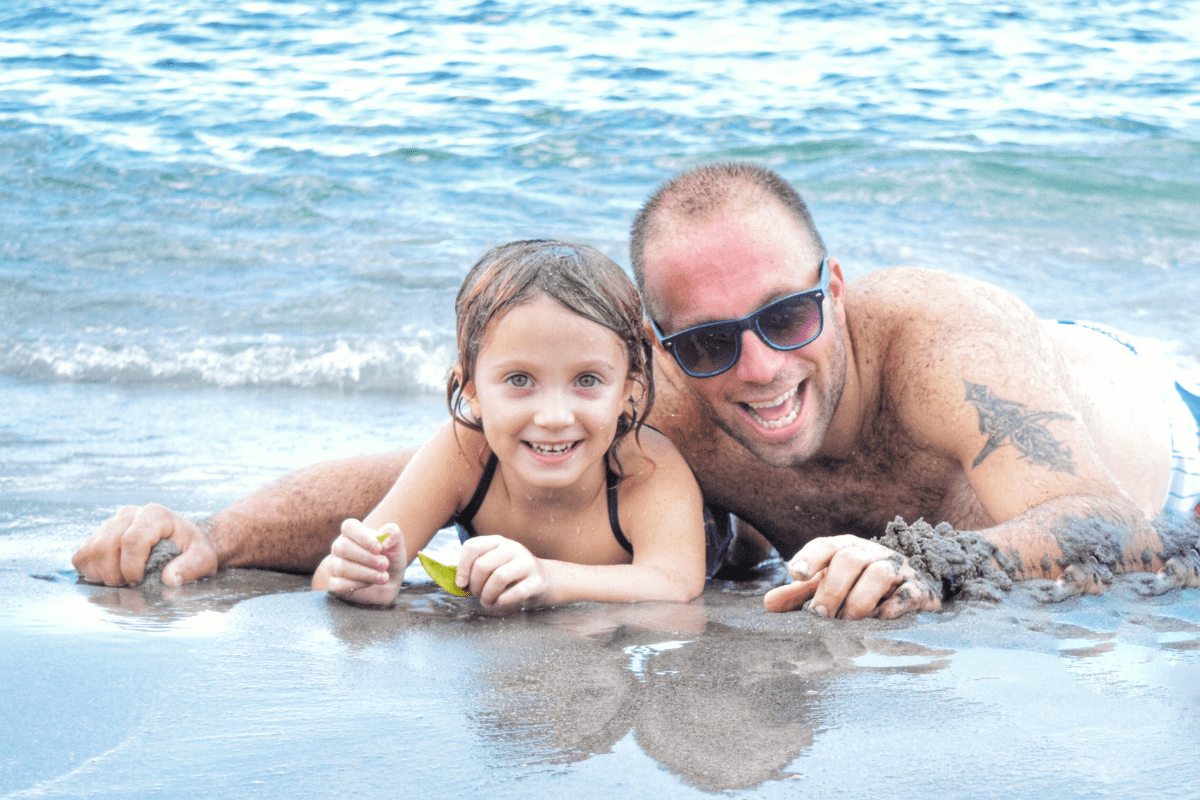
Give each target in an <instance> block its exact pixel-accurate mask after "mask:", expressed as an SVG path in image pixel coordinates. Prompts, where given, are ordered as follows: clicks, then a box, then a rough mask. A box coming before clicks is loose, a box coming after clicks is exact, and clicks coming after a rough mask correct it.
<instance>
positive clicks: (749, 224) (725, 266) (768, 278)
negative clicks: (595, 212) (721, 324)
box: [644, 201, 820, 330]
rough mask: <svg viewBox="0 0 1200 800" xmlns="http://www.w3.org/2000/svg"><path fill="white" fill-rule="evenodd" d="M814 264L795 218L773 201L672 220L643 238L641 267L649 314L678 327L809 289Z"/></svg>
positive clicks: (810, 246)
mask: <svg viewBox="0 0 1200 800" xmlns="http://www.w3.org/2000/svg"><path fill="white" fill-rule="evenodd" d="M819 266H820V257H819V251H818V249H817V248H816V247H815V246H814V244H813V242H812V241H811V240H810V238H809V237H808V236H807V235H806V233H805V231H804V229H803V228H802V226H801V225H800V223H799V222H798V221H797V220H796V219H795V217H794V216H793V215H792V214H791V213H790V212H789V211H788V210H787V209H785V208H783V207H782V205H781V204H779V203H777V202H774V201H771V202H760V203H758V204H757V205H754V206H744V207H736V206H729V207H724V208H722V209H721V210H719V211H717V212H716V213H712V214H708V215H705V216H703V217H700V218H687V219H680V218H675V219H672V220H670V221H669V225H667V226H664V227H663V228H661V229H659V230H656V231H655V235H654V237H653V238H652V239H651V240H650V241H649V242H648V243H647V247H646V257H645V267H644V269H645V280H646V289H647V294H649V295H650V303H651V309H652V313H654V314H656V315H657V316H656V319H657V320H658V322H659V323H660V324H664V325H666V326H667V328H668V330H677V329H680V328H682V327H688V326H691V325H695V324H700V323H703V322H711V321H713V320H715V319H728V318H736V317H740V316H743V315H744V314H747V313H750V312H751V311H753V310H754V309H756V308H759V307H761V306H762V305H763V304H765V303H769V302H771V301H772V300H776V299H778V298H780V297H783V296H785V295H787V294H791V293H794V292H797V291H802V290H804V289H808V288H812V286H815V285H816V283H815V282H816V281H817V279H818V276H817V273H818V269H819Z"/></svg>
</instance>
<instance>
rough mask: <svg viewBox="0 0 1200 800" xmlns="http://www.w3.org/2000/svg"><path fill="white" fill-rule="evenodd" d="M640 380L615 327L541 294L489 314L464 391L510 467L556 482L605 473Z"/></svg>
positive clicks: (535, 480) (534, 480) (550, 485)
mask: <svg viewBox="0 0 1200 800" xmlns="http://www.w3.org/2000/svg"><path fill="white" fill-rule="evenodd" d="M633 385H634V381H632V380H630V379H629V359H628V357H627V356H626V355H625V349H624V347H622V345H621V340H620V338H619V337H618V336H617V334H615V333H614V332H613V331H611V330H609V329H608V328H606V327H604V326H603V325H600V324H598V323H595V322H592V321H591V320H589V319H584V318H583V317H581V316H579V315H578V314H576V313H574V312H572V311H570V310H568V309H567V308H565V307H564V306H562V305H561V304H559V303H558V302H557V301H555V300H553V299H552V298H550V297H547V296H546V295H541V296H539V297H537V298H535V299H534V300H531V301H530V302H527V303H523V304H521V305H519V306H516V307H515V308H513V309H512V310H510V311H509V312H508V313H506V314H505V315H504V316H502V317H500V318H499V319H498V320H495V321H493V322H492V323H491V326H490V328H489V330H488V333H487V336H486V338H485V339H484V342H483V346H482V347H481V348H480V350H479V355H478V357H477V359H476V362H475V377H474V380H472V381H468V382H467V384H466V386H464V387H463V389H464V391H463V394H464V396H465V397H466V398H467V402H468V404H469V405H470V408H471V413H472V414H473V415H474V416H475V418H476V419H478V420H480V421H482V423H483V432H484V436H485V437H486V438H487V442H488V446H489V447H491V449H492V452H494V453H495V454H496V457H497V458H499V459H500V463H501V464H503V465H504V466H505V467H506V468H508V469H509V470H512V471H514V472H511V473H509V474H514V475H515V476H518V477H519V478H521V479H522V480H525V481H527V482H528V483H530V484H531V485H533V486H537V487H539V488H546V489H556V488H565V487H569V486H573V485H575V484H576V483H577V482H578V481H580V480H581V479H583V478H585V477H587V476H589V475H590V474H591V473H592V472H593V471H595V470H599V472H598V473H596V474H598V475H600V476H603V474H604V473H603V469H604V467H603V464H604V454H605V452H606V451H607V450H608V448H609V445H611V444H612V442H613V439H614V437H616V434H617V420H618V419H619V418H620V415H621V411H622V409H623V408H624V407H625V404H626V401H627V399H628V398H629V397H630V395H631V393H632V391H633Z"/></svg>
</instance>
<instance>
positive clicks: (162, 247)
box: [0, 0, 1200, 797]
mask: <svg viewBox="0 0 1200 800" xmlns="http://www.w3.org/2000/svg"><path fill="white" fill-rule="evenodd" d="M1198 28H1200V10H1198V8H1197V6H1196V5H1195V4H1188V3H1184V4H1174V5H1170V4H1148V3H1136V2H1114V3H1105V4H1096V3H1089V2H1082V1H1080V2H1063V3H1057V4H1053V5H1050V6H1047V5H1046V4H1034V3H1029V2H1016V3H1009V4H1006V5H1004V6H1002V7H1001V6H979V5H976V4H967V3H960V2H953V1H951V0H935V1H934V2H924V3H915V2H901V3H890V4H879V3H870V2H854V3H840V4H827V3H820V2H811V1H809V2H800V1H795V2H771V3H767V2H740V3H716V2H704V3H698V4H695V3H694V4H692V5H690V6H689V7H688V8H687V9H685V10H680V9H678V8H676V7H675V6H672V5H669V4H665V3H641V4H637V5H636V6H635V5H631V4H619V3H617V4H608V5H595V4H591V5H586V6H583V5H577V4H576V5H572V4H554V3H541V2H517V3H498V2H490V1H488V0H485V1H484V2H453V1H450V0H446V1H443V0H434V1H431V2H423V3H414V4H406V5H403V6H396V5H394V4H388V3H382V2H372V1H370V0H357V1H354V2H351V1H344V2H330V3H321V4H315V3H309V2H304V1H303V0H301V1H300V2H274V1H273V0H246V1H245V2H229V1H218V2H209V1H208V0H206V1H205V2H195V0H182V2H177V3H174V4H171V5H170V7H169V8H167V7H163V8H157V7H149V6H147V5H146V4H144V3H133V2H125V1H123V0H119V1H118V2H111V1H110V0H105V2H99V0H65V2H61V3H58V4H55V5H52V6H48V5H46V4H43V3H36V2H32V0H12V1H11V2H8V3H7V4H5V5H4V8H3V9H2V10H0V399H2V400H3V404H4V411H3V414H0V627H2V628H3V633H2V634H0V635H2V637H3V640H4V656H3V659H2V660H0V704H3V705H0V711H2V712H3V713H0V719H3V720H4V728H3V733H2V734H0V754H2V755H0V794H3V795H8V794H21V795H23V796H38V795H71V796H78V795H80V794H83V793H85V792H87V793H93V794H99V795H105V794H107V795H114V796H126V795H133V794H139V795H140V794H146V793H152V792H156V791H161V792H162V793H164V794H167V793H170V794H180V795H190V794H217V793H220V794H222V795H231V796H242V795H250V794H252V793H253V794H255V795H256V796H262V795H284V794H288V795H294V794H296V793H297V792H300V793H312V792H313V791H315V790H313V789H312V787H313V786H321V787H322V788H324V787H325V786H326V785H327V784H329V785H332V784H337V785H343V784H346V785H349V784H351V783H354V784H355V788H356V789H358V790H359V791H361V792H364V793H366V794H369V795H373V794H379V795H382V794H384V793H385V792H386V793H388V794H395V793H396V792H398V791H401V790H402V789H403V788H404V787H405V786H410V787H417V788H418V789H420V790H422V791H423V792H425V793H433V792H434V791H435V787H441V786H442V785H443V784H444V783H446V782H452V784H453V786H454V788H455V789H456V790H458V791H459V793H465V794H467V795H476V794H483V793H484V792H485V791H486V792H488V793H489V794H498V795H500V796H507V795H515V794H518V793H520V794H522V795H527V794H530V793H531V791H530V790H531V789H532V790H533V791H532V793H535V794H544V793H549V792H551V791H554V792H574V793H576V794H579V795H581V796H589V797H590V796H596V795H601V794H603V795H608V794H611V791H612V789H613V788H616V787H635V790H636V791H638V792H644V793H650V792H660V791H661V792H670V793H672V794H688V793H693V794H699V793H706V792H712V791H720V790H730V791H733V792H734V793H736V794H746V795H750V796H774V795H777V794H783V793H784V792H787V793H788V794H789V796H791V795H792V794H794V793H795V791H796V790H797V789H799V790H800V791H803V792H806V793H807V794H809V795H813V796H818V797H820V796H833V795H847V796H855V795H859V794H866V793H867V792H868V791H869V792H870V793H872V794H874V795H880V796H882V797H889V796H896V797H908V796H912V795H913V794H915V793H917V792H924V791H937V792H940V793H943V794H949V795H952V796H966V797H972V796H976V797H998V796H1010V795H1011V794H1012V793H1013V787H1014V786H1016V787H1020V790H1021V791H1025V790H1026V789H1028V790H1029V791H1031V792H1042V793H1046V794H1048V795H1050V796H1054V797H1060V796H1061V797H1073V796H1095V795H1097V794H1101V793H1109V792H1111V791H1112V790H1113V789H1114V788H1116V787H1119V788H1120V790H1121V791H1123V792H1125V793H1126V794H1132V795H1133V796H1138V794H1139V793H1141V794H1142V796H1154V797H1172V796H1189V795H1190V794H1194V791H1192V790H1191V786H1190V784H1194V783H1195V780H1196V778H1197V777H1198V776H1197V775H1196V768H1195V767H1194V766H1193V765H1194V764H1195V763H1196V759H1195V758H1194V753H1195V752H1196V749H1197V748H1196V744H1197V734H1196V733H1195V731H1197V730H1200V727H1198V726H1197V725H1196V721H1197V720H1196V716H1197V708H1198V706H1200V696H1198V695H1197V690H1196V689H1195V688H1194V687H1196V686H1198V685H1200V681H1197V677H1198V676H1197V662H1196V655H1195V654H1196V652H1197V651H1196V649H1195V648H1196V645H1195V641H1196V638H1197V637H1196V631H1197V628H1198V626H1200V619H1198V616H1200V613H1198V611H1197V608H1198V606H1200V603H1198V601H1197V593H1196V592H1195V591H1189V592H1182V593H1180V592H1175V593H1172V594H1170V595H1167V596H1165V597H1163V598H1158V599H1142V598H1139V597H1138V596H1136V595H1135V594H1134V593H1133V592H1132V590H1131V588H1130V587H1129V586H1125V585H1122V586H1118V588H1117V589H1116V590H1115V591H1114V592H1112V593H1110V594H1109V595H1107V596H1104V597H1100V598H1086V599H1081V600H1075V601H1070V602H1068V603H1065V604H1062V605H1058V606H1051V607H1042V606H1039V605H1036V604H1035V603H1034V602H1033V601H1032V600H1031V599H1030V598H1029V597H1028V596H1026V595H1025V594H1023V592H1024V591H1025V588H1027V587H1023V588H1022V589H1021V590H1019V591H1018V593H1017V594H1016V595H1014V596H1013V597H1011V598H1009V599H1008V600H1006V601H1005V602H1004V603H1003V604H1001V606H999V607H997V608H993V607H967V608H959V609H956V610H954V611H952V612H951V613H945V614H939V615H931V616H920V617H915V618H910V619H906V620H900V621H898V622H895V623H878V622H866V623H856V624H847V623H836V622H829V621H823V620H818V619H814V618H812V617H810V616H808V615H806V614H793V615H787V616H782V617H775V616H771V617H768V616H766V615H765V614H764V613H763V612H762V610H761V600H760V599H759V597H758V595H759V594H761V589H762V588H763V586H757V587H721V586H714V587H710V589H709V591H708V592H707V593H706V596H705V599H704V603H703V606H702V607H701V608H697V609H691V610H690V611H687V610H683V611H681V610H678V609H677V610H675V612H674V613H673V614H665V617H666V618H665V619H664V618H663V617H664V614H657V616H656V613H657V612H655V611H654V609H643V608H634V609H630V608H624V607H620V608H602V607H596V606H587V605H584V606H576V607H570V608H565V609H561V610H556V611H552V612H545V613H540V614H529V615H520V616H517V617H514V618H505V619H491V618H486V619H480V618H478V616H479V615H478V614H477V613H475V612H474V611H472V610H471V608H470V606H469V605H462V604H458V603H457V601H449V600H446V599H444V598H442V597H439V596H438V595H436V594H433V593H432V590H429V589H427V588H426V589H419V590H417V591H416V592H415V593H414V594H412V595H411V596H406V598H407V599H406V600H405V602H404V603H403V604H402V605H401V606H399V607H398V608H397V609H395V610H394V611H388V612H369V611H366V610H362V609H351V608H349V607H345V606H341V605H339V604H336V603H331V602H330V601H328V600H326V599H325V598H324V597H322V596H320V595H315V594H309V593H285V594H277V593H276V592H277V591H279V590H282V589H299V588H302V587H303V585H304V582H303V580H293V579H292V578H290V577H287V576H278V575H271V574H266V573H248V574H239V573H229V574H225V575H223V576H222V577H220V578H218V579H217V580H216V581H213V582H210V583H207V584H204V585H202V586H200V587H195V588H194V589H189V590H184V591H183V592H182V593H180V594H179V596H169V597H167V598H166V599H162V598H161V597H152V598H150V599H149V600H146V598H144V596H143V595H142V594H141V593H138V592H130V591H129V590H120V591H118V590H106V589H101V588H97V587H85V586H77V585H75V584H74V583H73V573H72V572H71V569H70V562H69V558H70V554H71V552H72V551H73V549H74V547H75V546H76V545H77V544H78V543H79V542H80V541H81V540H82V539H83V537H84V536H86V535H87V534H88V533H89V532H90V531H91V530H93V529H94V528H95V527H96V526H98V525H99V524H100V523H101V522H102V521H103V520H104V519H105V518H106V517H107V516H108V515H110V514H111V513H112V512H113V511H115V510H116V508H118V507H119V506H120V505H122V504H124V503H144V502H150V501H160V502H164V503H166V504H167V505H169V506H172V507H174V508H178V509H179V510H181V511H183V512H185V513H187V514H194V515H201V514H205V513H209V512H211V511H214V510H216V509H218V508H220V507H222V506H224V505H226V504H227V503H229V502H231V501H232V500H234V499H236V498H237V497H239V496H241V495H243V494H245V493H246V492H248V491H250V490H252V489H254V488H256V487H258V486H260V485H262V484H263V483H265V482H266V481H268V480H271V479H273V478H274V477H277V476H278V475H280V474H282V473H284V472H286V471H288V470H289V469H292V468H294V467H297V466H300V465H303V464H307V463H311V462H314V461H318V460H321V459H325V458H334V457H339V456H347V455H353V454H356V453H363V452H371V451H378V450H387V449H392V448H396V447H405V446H409V445H413V444H416V443H418V442H420V441H421V440H422V439H423V438H424V437H425V436H426V435H428V433H429V432H430V431H431V430H432V429H433V427H434V426H436V425H437V424H438V423H439V422H440V421H441V420H442V419H444V417H445V411H444V408H443V406H442V404H441V403H442V401H441V400H440V394H441V388H440V387H441V385H442V380H443V378H444V375H445V370H446V368H447V366H448V365H449V363H450V361H451V359H452V345H453V343H452V330H453V319H452V314H451V308H452V302H453V296H454V292H455V291H456V290H457V287H458V284H459V281H460V280H461V277H462V275H463V274H465V272H466V270H467V269H468V268H469V266H470V264H471V263H472V262H473V261H474V259H475V258H477V257H478V255H479V254H480V253H481V252H482V251H483V250H484V249H485V248H486V247H488V246H490V245H493V244H498V243H501V242H504V241H508V240H510V239H515V238H523V237H535V236H560V237H564V238H568V239H577V240H581V241H585V242H588V243H591V244H593V245H595V246H597V247H599V248H600V249H601V250H603V251H604V252H605V253H607V254H609V255H610V256H612V257H613V258H614V259H615V260H616V261H617V262H618V263H620V264H622V265H628V256H627V253H626V235H627V229H628V225H629V223H630V221H631V219H632V216H633V214H634V213H635V211H636V209H637V207H638V205H639V204H640V203H641V201H642V200H643V199H644V198H645V197H646V196H647V195H648V194H649V193H650V192H651V191H652V190H653V188H654V187H655V186H656V185H657V184H658V183H659V182H661V181H662V180H664V179H666V178H667V177H669V176H670V175H671V174H672V173H673V172H674V171H675V170H677V169H680V168H685V167H687V166H690V165H692V164H695V163H700V162H703V161H708V160H713V159H728V158H749V159H753V160H756V161H759V162H762V163H766V164H768V165H770V166H772V167H773V168H775V169H777V170H778V171H779V172H780V173H781V174H783V175H784V176H785V177H786V178H788V179H790V180H792V181H794V182H795V183H796V184H797V186H798V187H799V188H800V190H801V191H802V193H803V194H804V195H805V197H806V198H807V199H808V200H809V202H810V205H811V207H812V210H813V213H814V216H815V218H816V221H817V224H818V226H819V228H820V230H821V231H822V234H823V236H824V238H825V241H826V243H827V245H828V246H829V249H830V252H831V254H833V255H836V256H837V257H838V258H839V259H840V260H841V262H842V263H843V265H844V266H845V268H846V269H847V272H848V273H849V274H850V275H852V276H853V275H859V274H863V273H865V272H868V271H870V270H874V269H878V268H883V267H888V266H894V265H897V264H905V263H906V264H913V265H917V266H926V267H932V268H936V269H943V270H949V271H952V272H956V273H960V274H965V275H970V276H973V277H977V278H982V279H984V280H988V281H992V282H994V283H997V284H999V285H1001V286H1003V287H1005V288H1007V289H1009V290H1011V291H1013V292H1015V293H1017V294H1018V295H1019V296H1021V297H1022V298H1023V299H1024V300H1026V302H1028V303H1029V304H1030V305H1031V306H1032V307H1033V308H1034V309H1035V310H1036V311H1037V312H1038V313H1039V314H1040V315H1042V316H1045V317H1062V318H1087V319H1093V320H1096V321H1099V322H1104V323H1108V324H1112V325H1115V326H1117V327H1120V328H1124V329H1126V330H1128V331H1129V332H1131V333H1133V334H1136V335H1138V336H1141V337H1145V338H1148V339H1150V340H1152V341H1153V342H1154V343H1156V344H1157V346H1158V347H1160V348H1161V349H1162V350H1164V351H1165V352H1167V353H1168V354H1169V355H1170V356H1171V357H1172V358H1173V359H1174V360H1175V361H1176V362H1177V363H1178V364H1180V366H1181V367H1184V368H1189V369H1193V370H1194V369H1196V368H1197V366H1198V365H1200V336H1198V335H1197V329H1198V325H1197V323H1198V322H1200V315H1198V314H1197V312H1196V303H1195V286H1196V285H1197V283H1196V282H1197V279H1200V244H1198V243H1200V59H1198V58H1197V56H1196V52H1197V50H1196V47H1195V34H1194V33H1192V31H1194V30H1196V29H1198ZM453 546H454V544H453V541H452V540H448V539H445V538H443V539H442V540H439V541H438V543H437V545H436V547H435V550H438V548H443V550H444V552H446V553H449V552H451V551H452V549H453ZM439 552H442V551H439ZM443 559H444V560H445V558H444V557H443ZM35 575H36V576H41V577H32V576H35ZM413 577H414V578H419V577H420V576H419V575H414V576H413ZM48 578H53V580H48ZM629 615H633V618H630V617H629ZM681 642H682V643H684V644H682V645H680V644H679V643H681ZM575 678H578V680H575ZM809 692H812V694H809ZM794 775H799V776H800V777H795V778H793V777H791V776H794ZM364 776H370V782H369V783H367V782H366V781H364V780H363V777H364ZM1189 782H1190V784H1189Z"/></svg>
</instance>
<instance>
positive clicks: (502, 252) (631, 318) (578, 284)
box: [446, 239, 654, 472]
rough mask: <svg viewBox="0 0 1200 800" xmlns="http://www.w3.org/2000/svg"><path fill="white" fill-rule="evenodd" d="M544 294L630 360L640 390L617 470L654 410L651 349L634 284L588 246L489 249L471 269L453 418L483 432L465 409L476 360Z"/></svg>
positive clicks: (461, 319)
mask: <svg viewBox="0 0 1200 800" xmlns="http://www.w3.org/2000/svg"><path fill="white" fill-rule="evenodd" d="M541 295H545V296H547V297H550V298H552V299H554V300H556V301H557V302H559V303H561V304H562V305H563V306H564V307H566V308H567V309H569V310H570V311H573V312H575V313H576V314H578V315H579V316H581V317H583V318H585V319H589V320H591V321H592V322H595V323H597V324H599V325H603V326H604V327H606V328H608V329H609V330H610V331H612V332H613V333H615V334H616V335H617V338H619V339H620V340H621V344H622V345H623V346H624V349H625V355H626V357H627V358H628V359H629V377H630V378H631V379H633V380H634V381H636V382H637V383H639V384H641V386H642V397H641V399H640V401H639V402H638V404H637V405H636V406H634V409H633V413H630V411H629V409H625V410H623V411H622V412H621V417H620V419H618V420H617V435H616V437H615V438H614V439H613V443H612V445H611V446H610V447H609V449H608V455H609V459H610V461H611V462H612V463H613V466H614V467H615V468H616V469H617V471H618V472H619V471H620V463H619V462H618V461H617V458H616V446H617V442H619V441H620V440H621V439H622V437H624V436H625V435H626V434H627V433H629V432H630V431H631V430H632V431H636V430H637V429H639V428H640V427H641V426H642V424H643V423H644V422H645V420H646V418H647V417H648V416H649V415H650V409H651V408H652V407H653V406H654V380H653V377H652V375H651V372H650V359H651V353H652V352H653V347H652V345H651V342H650V337H649V336H648V335H647V333H646V330H645V328H643V327H642V303H641V300H640V298H639V297H638V293H637V289H636V288H634V285H633V282H632V281H630V280H629V276H627V275H626V274H625V273H624V272H623V271H622V270H621V268H620V267H618V266H617V265H616V264H615V263H613V261H612V260H611V259H609V258H608V257H606V256H605V255H603V254H602V253H600V252H599V251H598V250H596V249H595V248H592V247H588V246H587V245H585V244H572V243H569V242H559V241H554V240H551V239H537V240H532V241H524V242H510V243H509V244H505V245H501V246H499V247H494V248H492V249H491V250H489V251H488V252H487V253H485V254H484V255H483V258H481V259H479V261H477V262H476V263H475V266H473V267H471V271H470V272H468V273H467V277H466V278H464V279H463V283H462V288H460V289H459V290H458V299H457V300H455V303H454V312H455V317H456V318H457V320H458V323H457V324H458V366H457V368H456V369H454V370H452V371H451V373H450V379H449V381H448V383H447V386H446V403H447V405H449V407H450V413H451V414H452V415H453V416H454V418H455V420H457V421H458V422H460V423H461V424H463V425H466V426H467V427H468V428H472V429H474V430H477V431H482V430H483V426H482V425H481V424H480V422H479V421H478V420H476V419H474V418H473V417H471V416H469V415H467V414H464V413H463V411H462V405H463V400H464V398H463V387H464V386H465V385H466V384H467V383H470V382H471V381H472V380H474V377H475V362H476V361H477V360H478V358H479V350H480V348H481V347H482V346H483V342H484V340H485V338H486V337H487V333H488V330H489V329H490V328H491V325H492V323H493V322H495V321H497V320H499V319H500V317H502V316H503V315H504V314H506V313H508V312H509V311H511V310H512V309H513V308H515V307H517V306H519V305H521V304H522V303H527V302H530V301H532V300H535V299H536V298H538V297H540V296H541Z"/></svg>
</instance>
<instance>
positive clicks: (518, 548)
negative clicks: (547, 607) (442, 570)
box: [454, 536, 549, 608]
mask: <svg viewBox="0 0 1200 800" xmlns="http://www.w3.org/2000/svg"><path fill="white" fill-rule="evenodd" d="M454 583H455V585H456V586H458V587H459V588H462V589H467V588H469V589H470V590H471V594H473V595H475V596H476V597H478V598H479V602H480V603H482V604H483V605H484V607H485V608H491V607H492V606H513V605H517V604H519V603H525V602H526V601H531V604H533V603H537V602H538V600H539V599H540V597H541V596H542V595H543V594H545V592H546V590H547V589H548V588H549V581H548V579H547V576H546V572H545V570H544V569H543V567H542V562H541V560H540V559H539V558H537V557H536V556H534V555H533V553H530V552H529V550H528V549H526V547H525V546H524V545H522V544H519V543H517V542H514V541H513V540H512V539H506V538H504V537H503V536H476V537H474V538H472V539H468V540H467V543H466V544H464V545H463V549H462V553H461V554H460V555H459V557H458V574H457V576H456V577H455V579H454Z"/></svg>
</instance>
